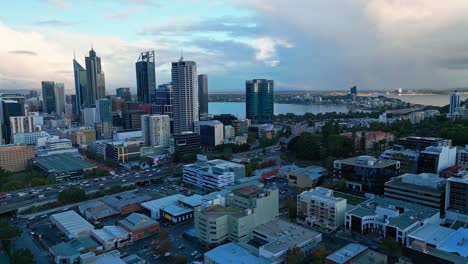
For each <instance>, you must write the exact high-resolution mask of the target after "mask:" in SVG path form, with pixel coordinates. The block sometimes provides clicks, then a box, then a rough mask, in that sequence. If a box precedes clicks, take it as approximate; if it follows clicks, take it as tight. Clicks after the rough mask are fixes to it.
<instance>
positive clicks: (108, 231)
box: [91, 226, 128, 242]
mask: <svg viewBox="0 0 468 264" xmlns="http://www.w3.org/2000/svg"><path fill="white" fill-rule="evenodd" d="M91 233H92V234H93V235H94V237H96V238H97V239H99V240H101V241H104V242H106V241H111V240H114V239H118V238H125V237H127V236H128V232H127V231H125V230H124V229H123V228H121V227H120V226H105V227H103V228H102V229H98V230H92V231H91Z"/></svg>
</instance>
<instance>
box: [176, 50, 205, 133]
mask: <svg viewBox="0 0 468 264" xmlns="http://www.w3.org/2000/svg"><path fill="white" fill-rule="evenodd" d="M171 76H172V95H173V111H174V113H173V118H174V134H181V133H182V132H186V131H193V123H194V122H195V121H198V119H199V113H198V108H199V107H198V77H197V64H196V63H195V62H194V61H184V60H183V58H182V57H181V58H180V60H179V61H177V62H173V63H172V70H171Z"/></svg>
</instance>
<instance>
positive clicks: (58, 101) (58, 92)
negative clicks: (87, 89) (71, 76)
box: [54, 83, 65, 115]
mask: <svg viewBox="0 0 468 264" xmlns="http://www.w3.org/2000/svg"><path fill="white" fill-rule="evenodd" d="M54 88H55V90H54V91H55V112H56V113H57V114H58V115H63V113H65V85H64V84H63V83H55V87H54Z"/></svg>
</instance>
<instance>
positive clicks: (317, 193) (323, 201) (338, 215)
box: [297, 187, 346, 230]
mask: <svg viewBox="0 0 468 264" xmlns="http://www.w3.org/2000/svg"><path fill="white" fill-rule="evenodd" d="M345 213H346V199H343V198H338V197H334V196H333V190H330V189H327V188H322V187H317V188H315V189H310V190H309V191H304V192H302V193H301V194H299V195H298V196H297V222H298V223H300V224H302V225H305V226H310V227H312V226H314V225H315V226H320V227H323V228H326V229H329V230H335V229H337V228H338V227H340V226H342V225H344V222H345Z"/></svg>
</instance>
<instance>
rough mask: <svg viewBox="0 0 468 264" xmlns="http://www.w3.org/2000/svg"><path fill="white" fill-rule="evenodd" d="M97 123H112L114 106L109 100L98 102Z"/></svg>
mask: <svg viewBox="0 0 468 264" xmlns="http://www.w3.org/2000/svg"><path fill="white" fill-rule="evenodd" d="M96 122H107V123H112V104H111V101H110V100H109V99H99V100H97V101H96Z"/></svg>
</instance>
